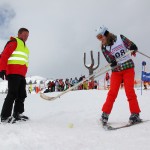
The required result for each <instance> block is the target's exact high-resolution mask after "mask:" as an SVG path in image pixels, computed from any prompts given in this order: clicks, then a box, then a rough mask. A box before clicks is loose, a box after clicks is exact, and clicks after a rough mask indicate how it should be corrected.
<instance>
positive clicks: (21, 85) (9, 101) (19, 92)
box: [1, 74, 27, 118]
mask: <svg viewBox="0 0 150 150" xmlns="http://www.w3.org/2000/svg"><path fill="white" fill-rule="evenodd" d="M7 79H8V94H7V96H6V98H5V101H4V104H3V107H2V112H1V117H2V118H5V117H6V118H7V117H9V116H11V113H12V109H13V104H14V113H20V114H21V113H23V112H24V100H25V98H26V97H27V94H26V80H25V77H23V76H21V75H16V74H12V75H8V76H7Z"/></svg>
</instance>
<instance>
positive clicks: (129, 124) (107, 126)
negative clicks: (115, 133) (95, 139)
mask: <svg viewBox="0 0 150 150" xmlns="http://www.w3.org/2000/svg"><path fill="white" fill-rule="evenodd" d="M148 121H150V120H142V121H141V122H137V123H134V124H131V123H127V124H125V125H122V126H119V127H113V126H111V125H109V124H103V125H102V127H103V128H104V129H105V130H106V131H109V130H118V129H122V128H128V127H131V126H135V125H139V124H141V123H144V122H148Z"/></svg>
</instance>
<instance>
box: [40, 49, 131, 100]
mask: <svg viewBox="0 0 150 150" xmlns="http://www.w3.org/2000/svg"><path fill="white" fill-rule="evenodd" d="M131 53H132V50H130V51H128V52H127V53H126V54H125V55H123V56H121V57H120V58H118V59H117V60H116V61H117V62H119V61H120V60H122V59H123V58H124V57H125V56H127V55H129V54H131ZM118 66H119V64H118V65H117V66H115V67H112V68H111V67H110V64H107V65H106V66H104V67H102V68H101V69H100V70H98V71H97V72H95V73H94V74H92V75H89V76H88V77H86V78H85V80H88V79H90V78H96V77H98V76H101V75H103V74H104V73H106V72H108V71H110V70H112V69H115V68H117V67H118ZM82 83H83V81H80V82H79V83H77V84H75V85H74V86H72V87H70V88H69V89H67V90H66V91H63V92H61V93H60V94H58V95H57V96H55V97H50V96H48V95H46V94H45V93H40V97H41V98H42V99H44V100H48V101H53V100H55V99H57V98H60V97H61V96H62V95H64V94H66V93H68V92H69V91H72V90H73V89H75V88H76V87H78V86H79V85H81V84H82Z"/></svg>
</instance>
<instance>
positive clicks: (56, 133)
mask: <svg viewBox="0 0 150 150" xmlns="http://www.w3.org/2000/svg"><path fill="white" fill-rule="evenodd" d="M107 92H108V91H106V90H88V91H71V92H69V93H67V94H66V95H64V96H62V97H61V98H59V99H57V100H55V101H51V102H49V101H46V100H42V99H41V98H40V97H39V95H38V94H31V95H28V97H27V99H26V102H25V110H26V111H25V113H24V114H25V115H28V116H29V117H30V121H28V122H23V123H18V124H0V149H1V150H31V149H33V150H149V149H150V143H149V141H150V122H147V123H143V124H140V125H136V126H133V127H129V128H125V129H120V130H116V131H104V129H103V128H102V127H101V126H100V125H99V121H98V120H99V118H100V115H101V107H102V105H103V103H104V101H105V98H106V96H107ZM136 93H137V95H138V99H139V104H140V107H141V110H142V113H141V118H142V119H146V120H147V119H150V99H149V95H150V90H147V91H143V95H141V94H140V90H136ZM49 94H50V95H53V96H54V95H57V94H58V93H49ZM5 96H6V95H5V94H0V107H2V104H3V100H4V98H5ZM129 115H130V113H129V108H128V102H127V100H126V96H125V92H124V90H120V92H119V95H118V97H117V99H116V102H115V104H114V108H113V111H112V113H111V115H110V119H109V122H110V123H111V124H112V126H119V125H122V124H125V123H126V122H128V118H129Z"/></svg>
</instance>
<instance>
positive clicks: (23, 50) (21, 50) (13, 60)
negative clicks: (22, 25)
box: [8, 38, 29, 67]
mask: <svg viewBox="0 0 150 150" xmlns="http://www.w3.org/2000/svg"><path fill="white" fill-rule="evenodd" d="M16 41H17V47H16V49H15V51H14V52H13V53H12V54H11V56H10V57H9V59H8V64H18V65H26V66H27V67H28V57H29V50H28V48H27V47H26V46H25V45H24V42H23V41H22V40H20V39H19V38H16Z"/></svg>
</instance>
